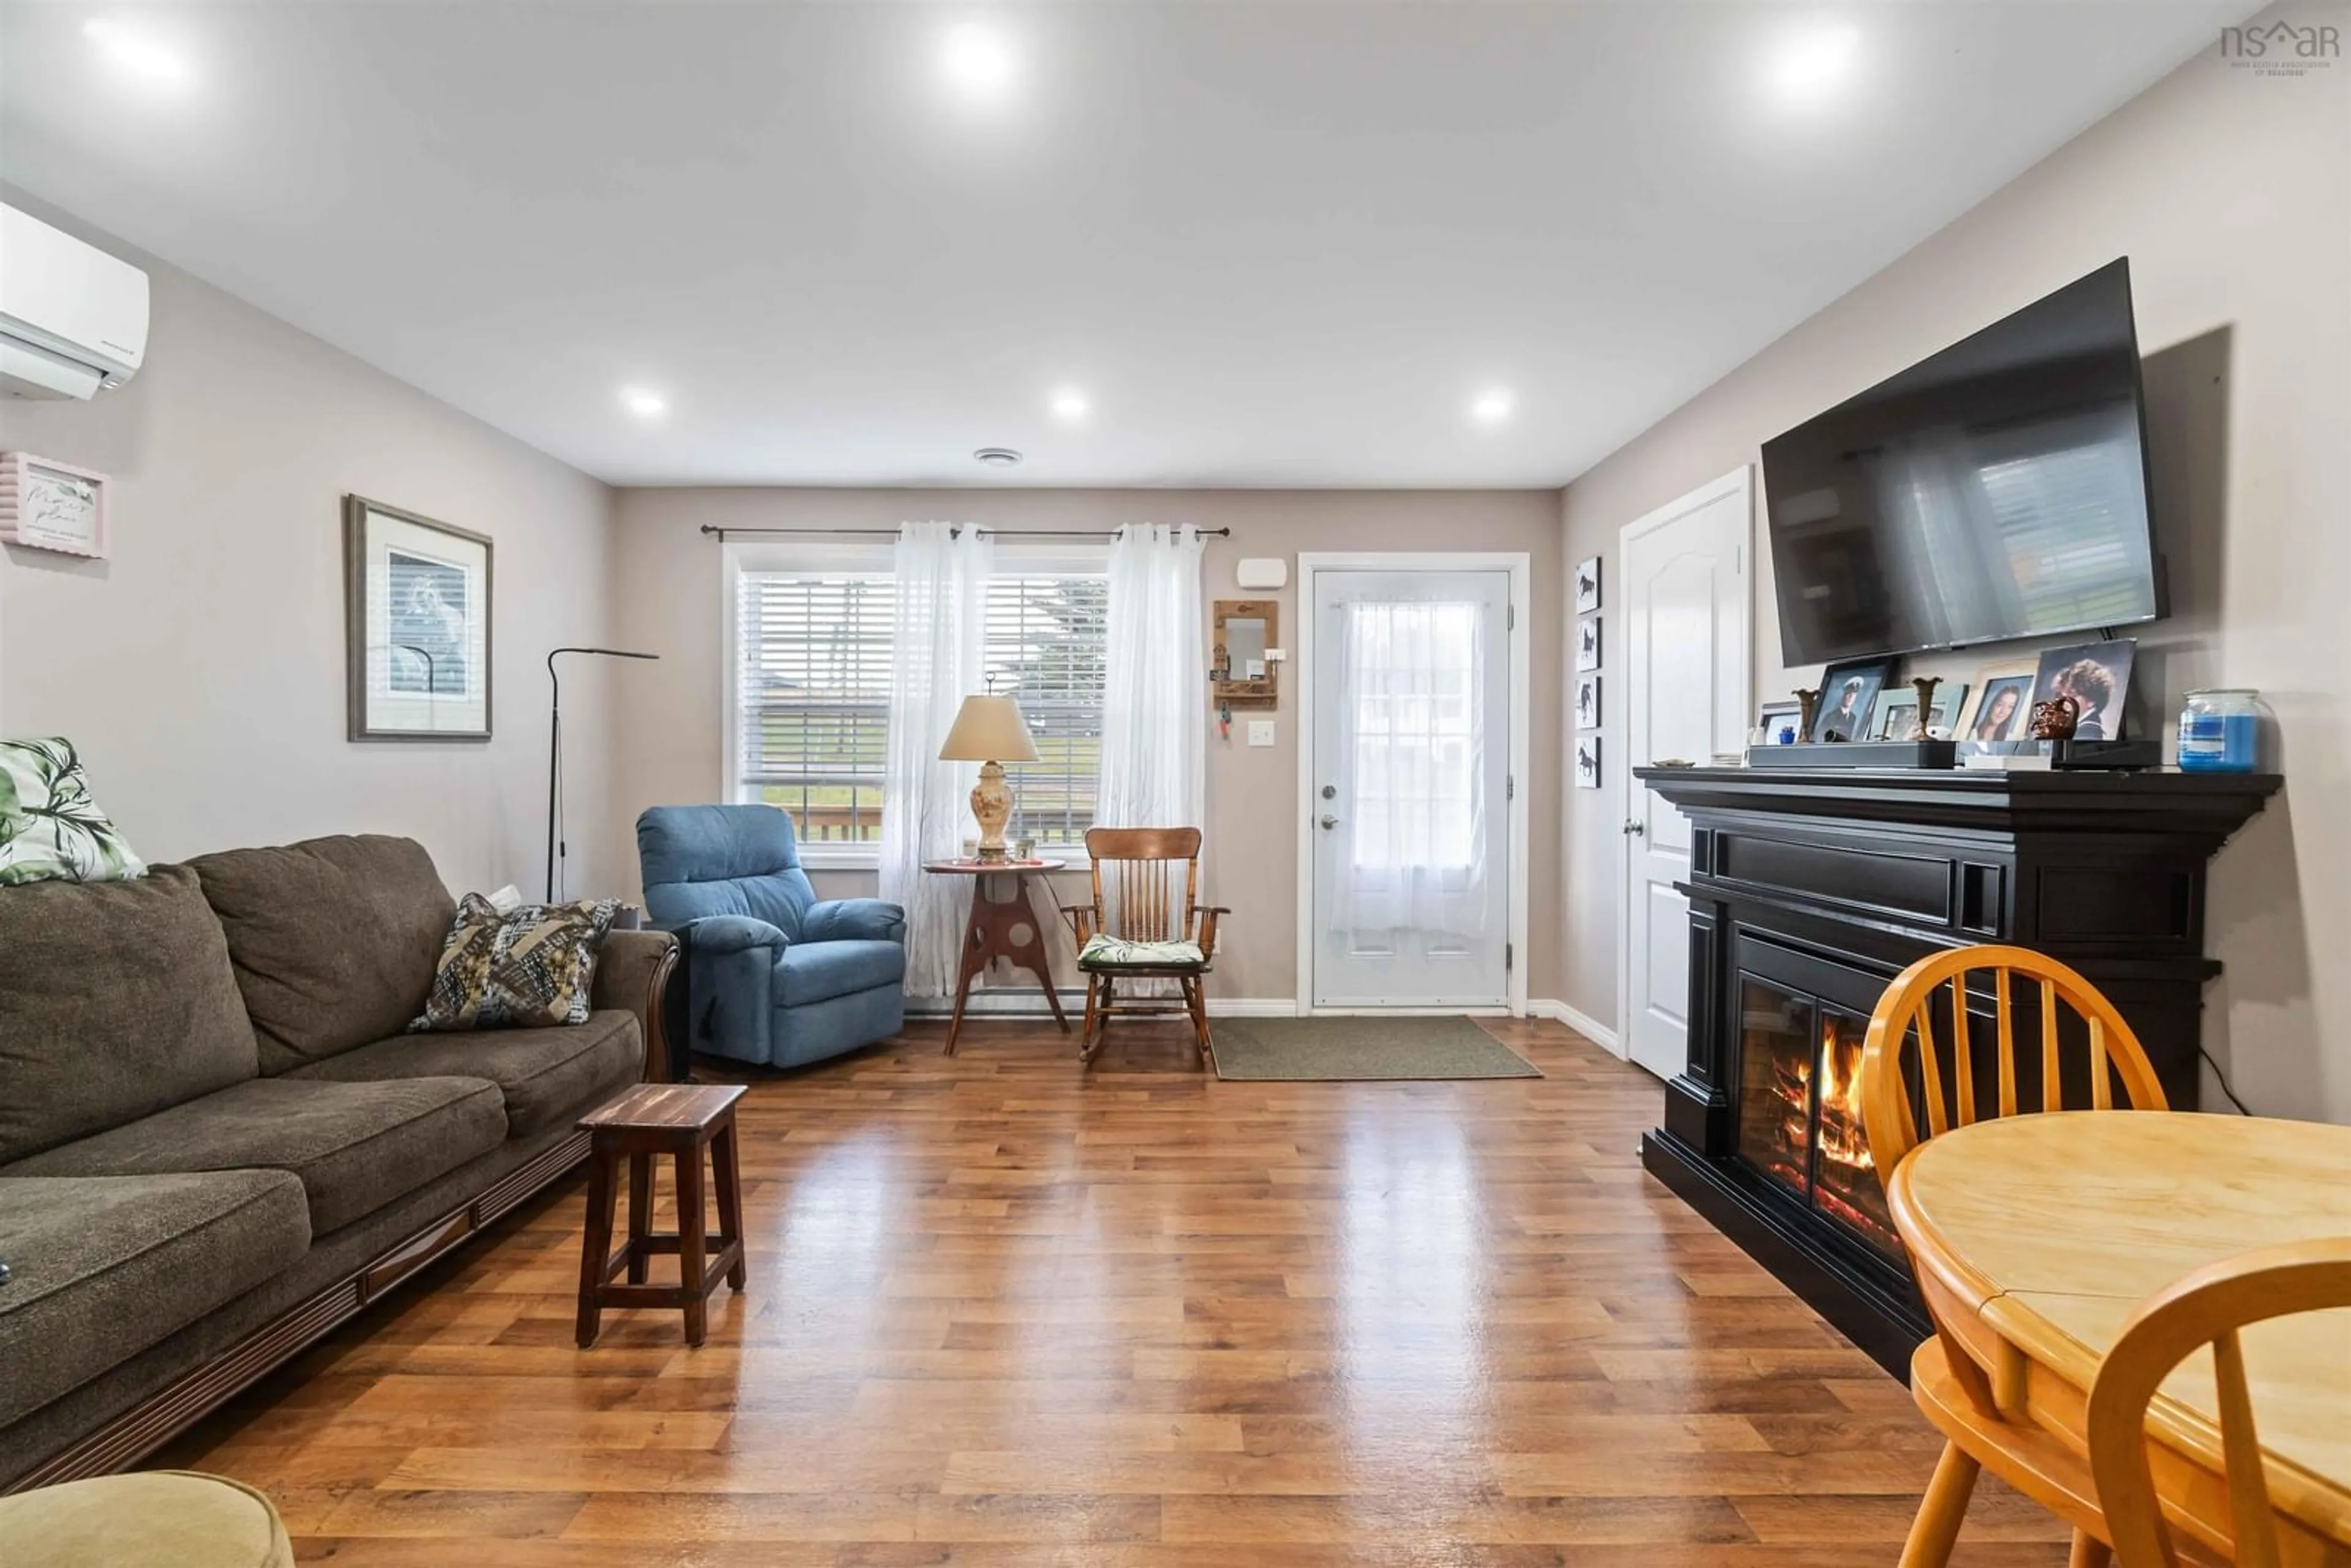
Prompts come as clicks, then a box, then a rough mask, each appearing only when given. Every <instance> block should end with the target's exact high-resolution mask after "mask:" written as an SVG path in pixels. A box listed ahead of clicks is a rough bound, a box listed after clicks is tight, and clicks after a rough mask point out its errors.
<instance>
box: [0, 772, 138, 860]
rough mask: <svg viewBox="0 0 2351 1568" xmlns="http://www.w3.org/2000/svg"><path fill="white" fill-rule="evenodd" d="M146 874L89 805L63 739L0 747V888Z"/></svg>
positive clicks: (116, 832) (117, 833) (92, 802)
mask: <svg viewBox="0 0 2351 1568" xmlns="http://www.w3.org/2000/svg"><path fill="white" fill-rule="evenodd" d="M146 874H147V862H144V861H142V860H141V859H140V858H139V857H138V856H137V855H136V854H133V853H132V852H131V845H130V844H129V843H128V842H127V841H125V840H124V839H123V837H122V832H121V830H120V829H119V828H117V827H116V826H115V825H114V824H113V823H112V822H111V821H108V819H107V815H106V813H105V812H103V811H101V810H99V809H98V802H97V801H95V800H91V799H90V798H89V780H88V779H84V778H83V777H82V772H81V758H79V757H78V756H77V755H76V754H75V752H74V748H73V742H72V741H70V740H0V886H6V885H9V884H12V883H25V882H57V881H64V882H130V881H131V880H133V879H134V878H137V877H141V876H144V875H146Z"/></svg>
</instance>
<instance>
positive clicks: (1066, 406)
mask: <svg viewBox="0 0 2351 1568" xmlns="http://www.w3.org/2000/svg"><path fill="white" fill-rule="evenodd" d="M1091 407H1092V405H1091V404H1089V403H1088V402H1086V394H1085V393H1083V392H1080V391H1078V390H1077V389H1076V388H1075V387H1063V388H1062V389H1061V391H1060V392H1055V393H1054V394H1053V413H1054V415H1055V416H1056V417H1057V418H1061V419H1083V418H1085V416H1086V414H1087V413H1089V412H1090V410H1091Z"/></svg>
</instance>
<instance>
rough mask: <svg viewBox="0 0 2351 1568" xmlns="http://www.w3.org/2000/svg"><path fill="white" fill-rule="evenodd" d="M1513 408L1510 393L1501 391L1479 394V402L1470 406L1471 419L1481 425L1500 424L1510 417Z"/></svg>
mask: <svg viewBox="0 0 2351 1568" xmlns="http://www.w3.org/2000/svg"><path fill="white" fill-rule="evenodd" d="M1513 406H1514V404H1513V403H1512V402H1511V399H1510V393H1509V392H1503V391H1500V390H1499V389H1497V390H1495V391H1493V392H1479V394H1478V401H1477V402H1473V403H1471V404H1470V405H1469V417H1470V418H1472V419H1474V420H1476V421H1477V422H1478V423H1480V424H1499V423H1501V422H1502V421H1504V420H1506V419H1508V418H1510V410H1511V408H1512V407H1513Z"/></svg>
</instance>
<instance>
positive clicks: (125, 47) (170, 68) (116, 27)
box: [81, 16, 188, 81]
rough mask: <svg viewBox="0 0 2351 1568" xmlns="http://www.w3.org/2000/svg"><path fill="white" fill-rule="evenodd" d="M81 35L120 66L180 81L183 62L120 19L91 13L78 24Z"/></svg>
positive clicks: (184, 68) (184, 67) (183, 73)
mask: <svg viewBox="0 0 2351 1568" xmlns="http://www.w3.org/2000/svg"><path fill="white" fill-rule="evenodd" d="M81 36H82V37H85V38H88V39H89V41H90V42H91V43H93V44H96V45H97V46H98V47H99V51H100V52H101V53H103V54H104V55H105V56H106V57H107V58H108V59H110V60H112V61H113V62H114V63H115V64H116V65H118V66H120V67H121V68H123V69H125V70H128V71H132V72H135V73H136V74H138V75H140V76H142V77H146V78H149V79H151V80H153V81H183V80H185V79H186V78H187V75H188V67H187V63H186V62H185V61H184V60H183V59H181V58H180V57H179V56H177V55H175V54H173V53H172V51H171V50H169V49H166V48H164V47H162V45H160V44H158V43H156V42H155V40H154V39H152V38H150V37H146V36H145V35H144V34H141V33H140V32H137V31H135V30H134V29H132V28H130V27H126V26H123V25H122V24H121V23H120V22H110V21H108V20H107V19H106V18H105V17H103V16H95V17H92V18H91V19H90V20H89V21H87V22H84V23H83V24H82V25H81Z"/></svg>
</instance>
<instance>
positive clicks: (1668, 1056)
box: [1617, 468, 1753, 1078]
mask: <svg viewBox="0 0 2351 1568" xmlns="http://www.w3.org/2000/svg"><path fill="white" fill-rule="evenodd" d="M1752 526H1753V499H1752V493H1751V490H1750V484H1749V480H1748V474H1747V470H1746V469H1744V468H1741V469H1740V470H1739V472H1737V473H1736V474H1732V475H1729V476H1725V477H1724V478H1722V479H1719V480H1717V481H1716V482H1715V483H1713V484H1711V485H1708V486H1705V487H1704V488H1702V489H1699V490H1696V491H1693V492H1692V493H1690V494H1689V495H1687V496H1685V497H1682V498H1681V499H1680V500H1678V501H1676V502H1674V503H1673V504H1672V505H1670V506H1667V507H1660V508H1658V509H1657V510H1656V511H1655V512H1652V513H1650V514H1649V515H1648V516H1647V517H1643V518H1642V519H1641V520H1640V521H1638V522H1635V523H1632V524H1629V525H1627V526H1626V528H1625V532H1624V542H1623V551H1622V559H1623V563H1624V564H1623V566H1622V567H1621V568H1620V570H1619V572H1618V577H1619V580H1620V582H1621V584H1622V588H1621V590H1620V593H1621V597H1620V603H1621V604H1622V605H1623V607H1624V626H1625V633H1624V647H1625V747H1624V750H1623V751H1622V752H1621V753H1620V754H1619V755H1620V758H1621V760H1620V762H1619V763H1618V764H1617V766H1618V768H1620V770H1621V772H1622V777H1623V779H1624V784H1625V792H1624V795H1623V797H1622V799H1623V800H1625V823H1624V831H1625V902H1624V909H1625V930H1624V933H1623V936H1624V943H1623V949H1622V950H1623V952H1624V963H1623V967H1624V980H1625V993H1624V994H1625V1004H1624V1005H1625V1054H1626V1055H1628V1056H1630V1057H1631V1058H1632V1059H1633V1060H1634V1061H1636V1062H1638V1063H1640V1065H1642V1066H1643V1067H1646V1068H1647V1069H1648V1070H1649V1071H1652V1072H1654V1073H1656V1074H1657V1075H1658V1076H1659V1077H1661V1078H1670V1077H1672V1076H1673V1075H1674V1074H1676V1073H1677V1072H1679V1071H1682V1069H1683V1068H1684V1067H1685V1066H1686V1065H1687V1062H1688V1060H1689V1019H1688V1018H1687V1012H1688V1004H1689V904H1688V901H1687V899H1685V898H1684V897H1683V896H1682V895H1681V894H1679V893H1677V892H1676V891H1674V883H1677V882H1678V881H1682V880H1684V879H1686V878H1687V876H1688V875H1689V869H1690V831H1689V822H1688V821H1687V819H1685V818H1684V817H1683V816H1682V814H1681V813H1680V812H1679V811H1677V810H1674V808H1672V807H1671V806H1668V805H1667V804H1666V802H1665V801H1663V800H1659V799H1658V798H1657V797H1656V796H1655V795H1653V794H1651V793H1650V792H1649V791H1648V790H1647V789H1644V788H1643V787H1642V786H1641V783H1640V781H1639V780H1638V779H1634V778H1633V777H1632V775H1631V771H1630V770H1631V769H1632V768H1642V767H1646V766H1647V765H1649V764H1650V763H1652V762H1661V761H1667V760H1670V759H1673V758H1681V759H1683V760H1686V761H1689V762H1695V763H1698V764H1699V765H1701V766H1703V765H1705V764H1706V763H1707V762H1708V760H1709V759H1710V758H1712V757H1713V756H1714V755H1715V754H1716V753H1717V752H1727V751H1737V750H1739V749H1740V747H1741V746H1742V745H1743V743H1744V738H1745V736H1746V732H1747V727H1748V723H1749V720H1748V716H1747V549H1748V539H1749V537H1750V532H1751V530H1752Z"/></svg>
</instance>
